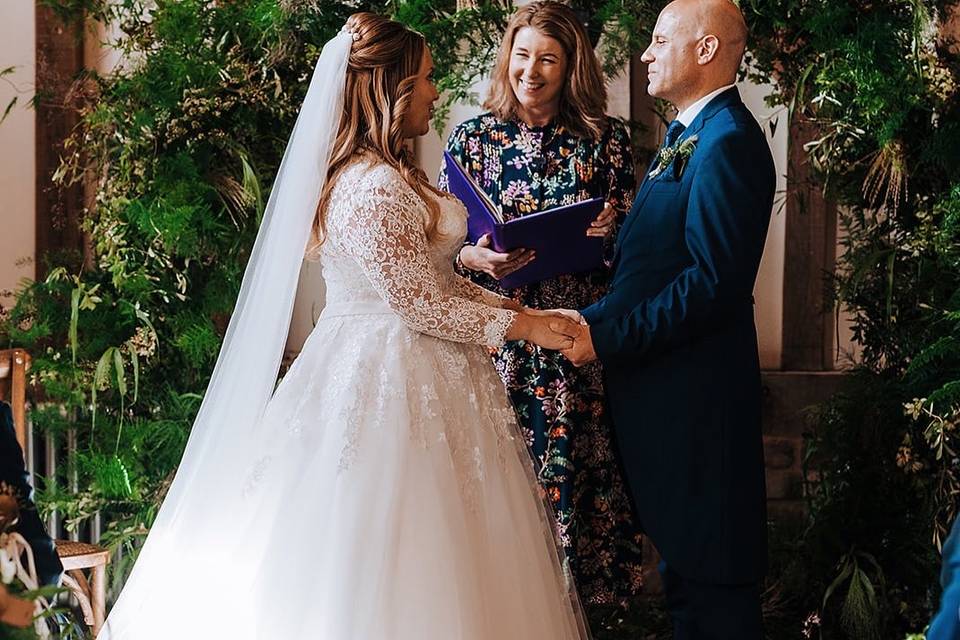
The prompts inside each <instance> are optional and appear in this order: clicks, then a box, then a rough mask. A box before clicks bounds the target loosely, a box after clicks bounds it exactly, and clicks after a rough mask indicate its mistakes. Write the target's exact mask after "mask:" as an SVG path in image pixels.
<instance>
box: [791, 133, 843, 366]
mask: <svg viewBox="0 0 960 640" xmlns="http://www.w3.org/2000/svg"><path fill="white" fill-rule="evenodd" d="M815 134H816V132H815V129H814V127H813V126H812V125H811V124H810V123H807V122H804V121H802V120H801V118H800V117H794V118H793V121H792V122H791V123H790V138H789V141H788V151H787V156H788V160H789V162H788V169H787V201H786V212H785V215H786V239H785V243H784V260H783V262H784V268H783V329H782V331H783V347H782V354H781V367H782V368H783V369H784V370H787V371H828V370H831V369H833V368H834V362H833V361H834V358H833V350H834V335H835V333H836V321H835V317H834V305H833V298H832V296H831V295H830V293H829V289H828V286H827V281H828V276H829V275H830V274H832V273H833V271H834V268H835V266H836V252H837V209H836V205H835V204H834V203H832V202H829V201H827V200H825V199H824V198H823V195H822V192H821V186H820V185H819V184H817V183H815V182H814V181H813V178H812V171H811V169H810V165H809V161H808V159H807V154H806V151H804V148H803V145H804V143H806V142H808V141H810V140H813V139H815Z"/></svg>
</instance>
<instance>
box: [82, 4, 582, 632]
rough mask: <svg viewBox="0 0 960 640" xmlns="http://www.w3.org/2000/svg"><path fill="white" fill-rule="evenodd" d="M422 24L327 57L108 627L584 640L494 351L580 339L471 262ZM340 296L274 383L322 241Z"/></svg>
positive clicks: (349, 38)
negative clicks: (447, 187) (461, 265)
mask: <svg viewBox="0 0 960 640" xmlns="http://www.w3.org/2000/svg"><path fill="white" fill-rule="evenodd" d="M431 71H432V62H431V58H430V52H429V50H428V49H427V47H426V44H425V42H424V40H423V37H422V36H421V35H419V34H417V33H415V32H412V31H410V30H408V29H406V28H405V27H403V26H402V25H400V24H398V23H395V22H391V21H389V20H387V19H385V18H381V17H379V16H376V15H373V14H369V13H360V14H355V15H353V16H351V17H350V19H349V20H348V21H347V24H346V26H345V27H344V29H343V31H341V33H340V34H339V35H337V36H336V37H335V38H333V39H332V40H330V41H329V42H328V43H327V44H326V46H325V47H324V49H323V52H322V53H321V55H320V59H319V61H318V63H317V67H316V70H315V71H314V75H313V78H312V80H311V83H310V87H309V90H308V92H307V96H306V99H305V101H304V104H303V107H302V110H301V113H300V116H299V118H298V120H297V123H296V126H295V128H294V132H293V134H292V136H291V139H290V142H289V144H288V146H287V151H286V154H285V155H284V159H283V163H282V164H281V167H280V171H279V173H278V177H277V180H276V183H275V185H274V188H273V191H272V193H271V196H270V201H269V204H268V207H267V211H266V213H265V216H264V220H263V224H262V226H261V229H260V232H259V234H258V237H257V241H256V244H255V245H254V249H253V252H252V254H251V259H250V262H249V264H248V266H247V271H246V273H245V275H244V280H243V285H242V287H241V291H240V297H239V299H238V301H237V306H236V309H235V311H234V314H233V318H232V319H231V323H230V327H229V329H228V331H227V335H226V338H225V340H224V345H223V348H222V350H221V353H220V357H219V359H218V361H217V365H216V368H215V370H214V373H213V377H212V380H211V383H210V386H209V388H208V391H207V394H206V396H205V399H204V402H203V405H202V407H201V409H200V413H199V415H198V416H197V420H196V422H195V424H194V427H193V431H192V433H191V436H190V441H189V443H188V445H187V449H186V452H185V454H184V458H183V461H182V462H181V465H180V467H179V470H178V472H177V477H176V479H175V481H174V482H173V484H172V486H171V488H170V491H169V493H168V495H167V497H166V500H165V501H164V504H163V506H162V508H161V509H160V511H159V513H158V515H157V518H156V522H155V524H154V526H153V528H152V530H151V533H150V535H149V537H148V538H147V541H146V543H145V545H144V547H143V550H142V552H141V554H140V557H139V559H138V560H137V563H136V566H135V567H134V570H133V573H132V574H131V576H130V579H129V580H128V582H127V584H126V587H125V588H124V590H123V592H122V593H121V595H120V598H119V600H118V601H117V603H116V605H115V607H114V608H113V611H112V612H111V614H110V616H109V618H108V620H107V623H106V626H105V627H104V630H103V631H102V632H101V634H100V636H99V638H100V639H101V640H108V639H109V640H154V639H155V640H160V639H163V640H171V639H173V638H187V639H200V638H203V639H206V638H210V639H219V638H229V639H230V640H247V639H249V640H254V639H256V640H274V639H276V640H281V639H282V640H292V639H299V638H311V639H312V638H316V639H320V640H374V639H376V640H381V639H385V640H455V639H460V640H510V639H518V640H519V639H523V640H547V639H550V640H574V639H581V638H587V637H588V632H587V630H586V627H585V625H584V622H583V618H582V615H581V612H580V609H579V605H578V601H577V598H576V594H575V592H574V591H573V588H572V586H571V584H570V580H569V577H568V576H567V574H566V572H565V571H564V569H563V567H562V564H561V561H560V559H559V554H558V551H557V547H556V545H555V542H554V539H553V537H552V533H551V525H550V522H551V520H550V519H549V518H548V517H547V513H546V511H545V508H546V507H545V504H544V502H543V501H542V500H541V497H540V496H539V495H538V494H537V491H536V489H535V486H536V483H535V480H534V478H533V476H532V470H531V469H530V462H529V456H528V455H527V454H526V451H525V449H524V445H523V441H522V439H521V438H520V436H519V433H518V430H517V426H516V423H515V420H514V416H513V413H512V409H511V408H510V405H509V404H508V402H507V397H506V393H505V391H504V388H503V385H502V383H501V382H500V379H499V378H498V377H497V375H496V373H495V372H494V370H493V368H492V365H491V363H490V359H489V357H488V356H487V353H486V347H495V346H499V345H500V344H502V342H503V341H504V340H520V339H523V340H529V341H532V342H535V343H537V344H540V345H542V346H544V347H545V348H551V349H557V348H562V347H566V346H569V345H570V339H569V338H568V337H567V335H575V334H576V328H575V327H574V326H571V325H569V324H568V322H569V321H567V320H565V319H563V318H558V317H551V316H546V315H532V314H528V313H524V312H523V310H522V309H519V308H514V307H513V306H512V305H511V303H510V302H508V301H507V300H505V299H503V298H500V297H498V296H496V295H494V294H492V293H490V292H488V291H486V290H484V289H481V288H479V287H476V286H475V285H473V284H471V283H470V282H468V281H466V280H464V279H462V278H460V277H458V276H456V275H455V274H454V273H453V270H452V263H453V258H454V255H455V253H456V251H457V250H458V249H459V248H460V246H461V243H462V240H463V237H464V234H465V230H466V219H465V212H464V209H463V207H462V206H461V205H460V204H459V203H458V202H457V201H456V200H455V199H453V198H452V197H451V196H449V195H447V194H444V193H443V192H440V191H437V190H436V189H434V188H433V187H431V186H430V185H429V184H428V183H427V181H426V178H425V175H424V173H423V172H422V171H421V170H419V169H418V168H416V166H415V165H414V163H413V158H412V156H411V154H410V152H409V150H408V149H407V147H406V142H407V141H408V139H410V138H412V137H414V136H418V135H422V134H424V133H426V131H427V129H428V125H429V118H430V112H431V109H432V105H433V103H434V102H435V101H436V99H437V92H436V89H435V88H434V86H433V84H432V81H431V79H430V74H431ZM308 242H309V244H310V245H311V247H312V249H311V251H312V252H313V253H316V254H318V256H319V259H320V261H321V264H322V268H323V274H324V279H325V283H326V287H327V304H326V307H325V308H324V309H323V312H322V314H321V315H320V318H319V320H318V322H317V324H316V327H315V328H314V330H313V332H312V333H311V335H310V337H309V338H308V340H307V342H306V344H305V345H304V347H303V350H302V352H301V354H300V356H299V357H298V358H297V360H296V361H295V362H294V364H293V366H292V367H291V369H290V370H289V372H288V373H287V374H286V376H285V377H284V378H283V380H282V382H281V383H280V384H279V386H277V387H276V389H274V383H275V380H276V374H277V371H278V366H279V360H280V356H281V353H282V350H283V343H284V341H285V338H286V332H287V329H288V323H289V320H290V313H291V308H292V304H293V298H294V292H295V290H296V284H297V274H298V270H299V266H300V262H301V260H302V257H303V254H304V247H305V246H306V245H307V244H308Z"/></svg>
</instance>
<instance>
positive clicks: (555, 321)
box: [506, 313, 581, 351]
mask: <svg viewBox="0 0 960 640" xmlns="http://www.w3.org/2000/svg"><path fill="white" fill-rule="evenodd" d="M580 331H581V327H580V325H579V324H577V323H576V322H573V321H572V320H570V319H569V318H563V317H559V316H556V315H531V314H528V313H520V314H517V317H516V319H515V320H514V322H513V325H512V326H511V327H510V330H509V331H507V335H506V338H507V340H528V341H530V342H533V343H534V344H537V345H539V346H541V347H543V348H544V349H554V350H557V351H559V350H561V349H569V348H570V347H572V346H573V341H574V338H576V337H577V336H578V335H580Z"/></svg>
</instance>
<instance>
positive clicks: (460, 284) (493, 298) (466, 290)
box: [453, 273, 509, 309]
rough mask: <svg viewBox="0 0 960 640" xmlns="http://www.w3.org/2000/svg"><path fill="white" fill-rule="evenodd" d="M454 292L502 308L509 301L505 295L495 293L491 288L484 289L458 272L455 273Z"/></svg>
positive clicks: (505, 306) (504, 307) (462, 296)
mask: <svg viewBox="0 0 960 640" xmlns="http://www.w3.org/2000/svg"><path fill="white" fill-rule="evenodd" d="M453 292H454V293H455V294H456V295H458V296H460V297H461V298H466V299H467V300H473V301H474V302H480V303H482V304H486V305H489V306H491V307H498V308H500V309H506V308H507V304H508V302H509V299H508V298H504V297H503V296H501V295H499V294H497V293H494V292H493V291H490V290H489V289H484V288H483V287H481V286H480V285H478V284H477V283H475V282H473V281H471V280H467V279H466V278H464V277H463V276H461V275H459V274H456V273H454V274H453Z"/></svg>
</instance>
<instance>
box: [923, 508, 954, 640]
mask: <svg viewBox="0 0 960 640" xmlns="http://www.w3.org/2000/svg"><path fill="white" fill-rule="evenodd" d="M940 586H941V587H942V588H943V594H942V595H941V596H940V609H939V610H938V611H937V613H936V614H935V615H934V616H933V620H931V621H930V628H929V629H928V630H927V640H954V638H960V518H957V519H956V520H954V521H953V528H952V529H951V530H950V535H949V536H948V537H947V541H946V542H945V543H944V545H943V565H942V566H941V568H940Z"/></svg>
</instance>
